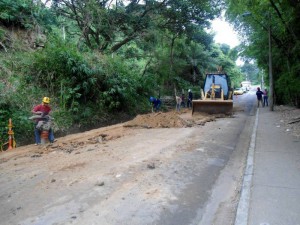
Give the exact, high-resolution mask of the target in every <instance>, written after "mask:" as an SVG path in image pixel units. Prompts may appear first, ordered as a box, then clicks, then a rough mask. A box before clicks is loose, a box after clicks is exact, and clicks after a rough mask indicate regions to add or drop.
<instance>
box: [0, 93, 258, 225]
mask: <svg viewBox="0 0 300 225" xmlns="http://www.w3.org/2000/svg"><path fill="white" fill-rule="evenodd" d="M254 103H255V94H254V93H248V94H246V95H243V96H238V97H237V98H236V97H235V99H234V105H235V107H238V109H239V111H238V112H237V113H236V114H235V115H234V117H232V118H222V119H218V120H217V121H214V122H209V123H206V124H205V126H198V127H189V128H169V129H166V128H161V129H131V130H127V131H126V132H129V133H126V135H125V134H124V136H121V138H118V139H115V140H111V141H109V142H107V143H106V144H97V143H96V144H92V143H91V144H88V145H82V143H84V142H88V141H89V140H90V139H92V138H94V136H91V137H90V136H89V133H84V134H82V135H81V136H76V137H77V139H79V141H78V142H76V138H73V139H70V140H72V144H71V145H70V146H69V148H70V149H69V150H70V151H69V150H68V151H67V152H63V151H59V150H54V151H51V152H47V151H45V153H40V154H37V153H38V152H35V153H34V154H33V153H30V152H28V151H27V152H26V153H24V154H21V153H20V154H18V155H15V156H13V157H11V158H9V157H8V156H9V153H6V154H7V155H5V154H4V155H2V156H1V163H0V204H1V206H2V207H1V208H0V221H1V224H22V225H32V224H34V225H37V224H41V225H48V224H49V225H50V224H51V225H52V224H57V225H58V224H63V225H65V224H78V225H81V224H99V225H119V224H122V225H140V224H146V225H148V224H149V225H154V224H159V225H160V224H161V225H168V224H170V225H187V224H192V225H193V224H195V225H199V224H201V225H210V224H214V225H218V224H219V225H227V224H228V225H229V224H233V223H234V220H235V213H236V208H237V205H238V202H239V196H240V192H239V191H240V187H241V185H242V181H243V172H244V168H245V163H246V158H247V153H248V149H249V145H250V140H251V134H252V130H253V126H254V121H255V108H254V107H253V104H254ZM113 129H115V130H116V131H117V130H118V129H121V128H120V127H117V126H116V127H114V128H113ZM97 132H98V133H97V134H98V135H99V134H101V132H103V131H101V129H100V130H99V131H97ZM93 135H96V133H95V132H94V133H93ZM122 135H123V134H122ZM80 138H82V139H80ZM84 138H86V140H84ZM64 140H66V139H64ZM58 142H59V143H61V144H63V142H64V141H61V140H59V141H58ZM69 144H70V143H69ZM25 148H26V147H24V148H23V149H25ZM149 165H150V167H149ZM151 165H154V166H153V168H152V167H151Z"/></svg>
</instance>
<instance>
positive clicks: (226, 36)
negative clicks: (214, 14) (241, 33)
mask: <svg viewBox="0 0 300 225" xmlns="http://www.w3.org/2000/svg"><path fill="white" fill-rule="evenodd" d="M212 29H213V31H214V32H216V36H215V38H214V40H215V42H216V43H220V44H223V43H224V44H228V45H229V46H230V47H231V48H233V47H235V46H237V45H239V43H240V42H239V40H238V35H237V33H236V32H235V31H234V30H233V28H232V26H231V25H230V24H229V23H228V22H226V21H225V20H224V19H215V20H213V21H212Z"/></svg>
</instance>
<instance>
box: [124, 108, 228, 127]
mask: <svg viewBox="0 0 300 225" xmlns="http://www.w3.org/2000/svg"><path fill="white" fill-rule="evenodd" d="M216 117H223V116H220V115H208V114H205V113H203V114H198V113H197V114H194V115H193V116H192V114H191V111H190V110H188V109H183V110H181V111H180V112H176V111H169V112H158V113H149V114H145V115H138V116H136V117H135V118H134V119H133V120H131V121H129V122H127V123H126V124H125V125H124V126H125V127H141V128H172V127H173V128H176V127H177V128H181V127H192V126H195V125H204V124H205V123H206V122H209V121H214V120H215V119H216Z"/></svg>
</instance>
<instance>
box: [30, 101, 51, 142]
mask: <svg viewBox="0 0 300 225" xmlns="http://www.w3.org/2000/svg"><path fill="white" fill-rule="evenodd" d="M49 104H50V98H49V97H44V98H43V100H42V104H39V105H36V106H34V107H33V109H32V111H31V112H32V113H33V114H35V115H41V116H46V115H48V114H49V113H50V111H51V107H50V105H49ZM41 120H42V119H36V120H35V126H34V136H35V144H36V145H38V144H41V134H40V131H39V130H38V129H37V128H36V125H37V123H38V122H39V121H41ZM48 138H49V141H50V143H53V142H54V134H53V130H52V129H50V131H49V137H48Z"/></svg>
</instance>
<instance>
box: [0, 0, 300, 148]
mask: <svg viewBox="0 0 300 225" xmlns="http://www.w3.org/2000/svg"><path fill="white" fill-rule="evenodd" d="M126 2H128V1H126ZM145 2H146V3H140V1H130V2H129V4H125V1H98V0H89V1H80V0H74V1H68V0H55V1H51V2H50V1H40V0H36V1H31V0H14V1H12V0H3V1H1V2H0V51H1V54H0V80H1V82H0V90H1V91H0V95H1V96H0V132H1V136H2V141H3V140H5V139H6V137H3V136H5V135H6V134H7V123H8V119H9V118H12V120H13V124H14V132H15V136H16V139H17V141H18V143H19V144H27V143H32V141H33V133H32V132H33V131H32V130H33V124H32V123H31V121H29V120H28V117H29V116H30V115H31V114H30V111H31V109H32V107H33V106H34V105H35V104H39V103H40V102H41V99H42V97H43V96H49V97H50V98H51V106H52V109H53V117H54V119H55V132H56V135H64V134H67V133H71V132H75V131H82V130H86V129H90V128H93V127H99V126H103V125H107V124H112V123H115V122H119V121H123V120H126V119H128V118H131V117H133V116H134V115H136V114H139V113H145V112H149V109H150V106H149V102H148V99H149V96H151V95H152V96H156V97H163V96H174V91H175V90H176V92H177V93H181V92H182V90H184V91H185V92H187V90H188V89H192V90H193V91H194V93H195V96H197V95H198V96H199V93H198V92H199V88H200V86H202V84H203V79H204V74H205V72H208V71H216V70H217V68H218V67H222V68H223V70H225V71H226V72H227V73H228V75H229V76H230V78H231V81H232V83H233V86H239V85H240V82H241V81H242V80H245V78H246V76H247V78H248V79H250V80H251V81H253V82H254V83H258V82H259V81H260V79H261V76H265V77H266V78H267V76H266V74H267V72H265V71H267V63H266V59H267V52H265V51H266V45H267V44H266V43H267V40H266V38H267V34H263V35H262V34H261V35H262V38H260V39H259V41H260V42H261V45H258V43H253V46H252V47H253V48H256V51H255V50H254V49H252V50H251V49H250V47H251V46H245V45H242V46H239V47H236V48H233V49H231V48H230V46H228V45H226V44H221V45H220V44H216V43H214V41H213V34H212V33H210V32H208V31H207V28H209V26H210V23H209V21H210V20H212V19H214V18H216V17H218V16H219V15H220V14H221V10H222V9H223V8H224V7H225V6H226V4H227V5H228V6H229V14H228V16H229V17H230V18H233V17H232V16H233V15H234V13H237V12H236V11H235V9H234V8H232V7H233V6H231V1H228V2H223V1H219V0H201V1H197V0H195V1H194V0H193V1H181V0H172V1H169V0H163V1H145ZM290 7H293V6H292V5H291V6H290ZM292 9H294V10H297V8H292ZM298 12H299V11H298ZM230 13H231V14H230ZM292 15H295V18H293V19H296V15H299V13H298V14H296V12H295V13H294V14H291V17H292ZM288 21H291V22H292V21H293V20H292V19H290V20H287V21H286V22H288ZM288 26H290V25H288ZM283 28H284V27H282V29H283ZM249 29H250V28H249ZM251 29H252V28H251ZM253 29H254V28H253ZM257 29H258V28H257ZM293 29H294V27H293ZM298 31H299V30H298ZM293 32H294V33H295V35H296V37H299V33H297V30H295V29H294V30H293ZM297 34H298V36H297ZM274 35H275V32H274ZM278 35H279V34H278ZM276 37H277V36H276ZM249 38H251V36H249ZM254 38H255V37H254ZM278 38H279V37H278ZM293 40H294V39H293ZM296 40H298V39H296ZM296 40H294V42H292V43H293V44H295V45H293V47H294V48H292V47H290V48H291V49H290V51H289V52H288V53H287V54H289V56H291V57H292V58H291V60H290V61H287V60H288V59H290V58H284V59H283V57H282V58H280V60H278V61H277V58H275V59H276V60H274V67H275V68H276V71H275V72H274V73H275V74H276V77H275V79H276V80H275V88H276V93H275V94H276V99H277V101H278V102H280V103H292V104H295V103H296V104H298V102H297V101H298V100H297V98H299V90H297V89H296V88H295V87H296V86H297V85H298V87H299V66H298V67H297V66H296V60H297V59H298V62H299V51H298V52H297V51H294V50H293V49H297V48H298V47H299V43H298V42H299V41H298V42H297V41H296ZM248 41H250V39H249V40H248ZM262 46H264V48H262ZM297 46H298V47H297ZM257 50H261V55H257V54H254V53H255V52H257ZM298 50H299V49H298ZM277 51H278V54H274V57H279V56H280V54H279V49H278V50H277V49H274V52H275V53H276V52H277ZM240 54H243V56H244V57H245V58H247V59H248V60H247V61H246V63H245V65H244V66H242V67H237V66H236V65H235V61H236V60H237V58H238V56H239V55H240ZM297 57H298V58H297ZM256 58H257V64H256V63H252V60H251V59H256ZM250 62H251V63H250ZM277 62H278V64H277ZM288 63H289V64H288ZM280 64H281V65H283V64H284V67H286V66H289V70H283V69H280V70H279V69H277V68H278V67H277V66H279V65H280ZM258 68H259V69H258ZM296 74H298V75H296ZM280 82H281V83H282V82H283V83H284V84H285V86H284V88H281V86H280V85H279V84H280ZM277 93H278V96H277ZM298 105H299V104H298ZM0 139H1V138H0ZM0 142H1V140H0Z"/></svg>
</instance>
